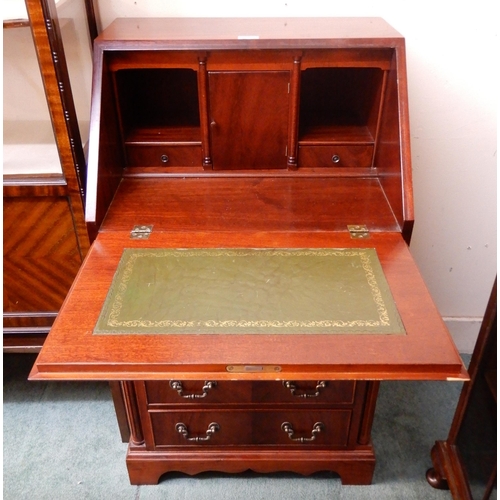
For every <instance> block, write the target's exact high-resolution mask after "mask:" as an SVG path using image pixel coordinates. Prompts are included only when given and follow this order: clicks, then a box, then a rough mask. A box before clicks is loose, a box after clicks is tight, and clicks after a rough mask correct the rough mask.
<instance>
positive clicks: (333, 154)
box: [298, 145, 373, 168]
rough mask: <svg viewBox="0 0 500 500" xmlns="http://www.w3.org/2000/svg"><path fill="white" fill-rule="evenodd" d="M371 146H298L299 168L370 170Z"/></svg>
mask: <svg viewBox="0 0 500 500" xmlns="http://www.w3.org/2000/svg"><path fill="white" fill-rule="evenodd" d="M372 159H373V146H372V145H363V146H346V145H342V146H334V145H330V146H299V159H298V164H299V167H311V168H322V167H332V168H341V167H357V168H370V167H371V166H372Z"/></svg>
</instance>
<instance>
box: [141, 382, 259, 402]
mask: <svg viewBox="0 0 500 500" xmlns="http://www.w3.org/2000/svg"><path fill="white" fill-rule="evenodd" d="M171 382H172V381H168V382H167V381H158V380H156V381H155V380H151V381H147V382H146V383H145V386H146V387H145V388H146V394H147V401H148V404H150V405H152V404H190V405H192V404H198V405H199V404H209V405H210V404H214V403H217V404H221V403H223V404H230V403H242V402H243V403H250V402H251V401H252V384H251V383H250V382H226V381H224V382H213V386H212V387H211V388H207V389H205V390H204V389H203V387H204V386H205V385H206V384H207V382H209V381H201V380H196V381H193V380H178V381H177V382H179V383H180V387H181V388H182V390H181V393H182V394H179V392H178V391H177V390H176V389H175V388H173V387H172V385H171ZM203 394H205V396H203ZM183 396H185V397H183ZM200 396H203V397H200Z"/></svg>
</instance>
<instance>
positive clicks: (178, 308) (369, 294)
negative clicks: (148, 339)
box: [94, 248, 405, 334]
mask: <svg viewBox="0 0 500 500" xmlns="http://www.w3.org/2000/svg"><path fill="white" fill-rule="evenodd" d="M133 333H136V334H148V333H151V334H171V333H175V334H180V333H187V334H188V333H195V334H207V333H215V334H238V333H246V334H247V333H252V334H304V333H314V334H349V333H363V334H404V333H405V331H404V327H403V325H402V322H401V319H400V317H399V314H398V312H397V309H396V306H395V304H394V300H393V298H392V295H391V292H390V290H389V287H388V284H387V282H386V279H385V276H384V274H383V271H382V268H381V266H380V262H379V260H378V256H377V252H376V250H375V249H373V248H369V249H125V250H124V251H123V255H122V258H121V260H120V263H119V265H118V268H117V271H116V274H115V276H114V278H113V282H112V285H111V287H110V290H109V293H108V296H107V298H106V301H105V303H104V306H103V308H102V311H101V315H100V317H99V320H98V322H97V325H96V328H95V330H94V334H133Z"/></svg>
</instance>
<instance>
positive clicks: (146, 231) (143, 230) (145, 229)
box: [130, 224, 153, 240]
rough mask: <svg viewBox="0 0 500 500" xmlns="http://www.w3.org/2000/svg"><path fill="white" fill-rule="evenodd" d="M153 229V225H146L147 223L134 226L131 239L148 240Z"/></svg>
mask: <svg viewBox="0 0 500 500" xmlns="http://www.w3.org/2000/svg"><path fill="white" fill-rule="evenodd" d="M152 231H153V226H152V225H151V226H146V225H143V224H141V225H138V226H134V228H133V229H132V231H130V239H131V240H147V239H148V238H149V235H150V234H151V232H152Z"/></svg>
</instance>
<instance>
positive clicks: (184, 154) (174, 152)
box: [127, 145, 202, 168]
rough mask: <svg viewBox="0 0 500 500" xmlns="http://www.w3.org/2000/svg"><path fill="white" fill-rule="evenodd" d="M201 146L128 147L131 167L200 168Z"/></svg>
mask: <svg viewBox="0 0 500 500" xmlns="http://www.w3.org/2000/svg"><path fill="white" fill-rule="evenodd" d="M201 157H202V154H201V146H139V145H127V162H128V166H129V167H166V168H168V167H199V166H201V163H202V161H201V160H202V158H201Z"/></svg>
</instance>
